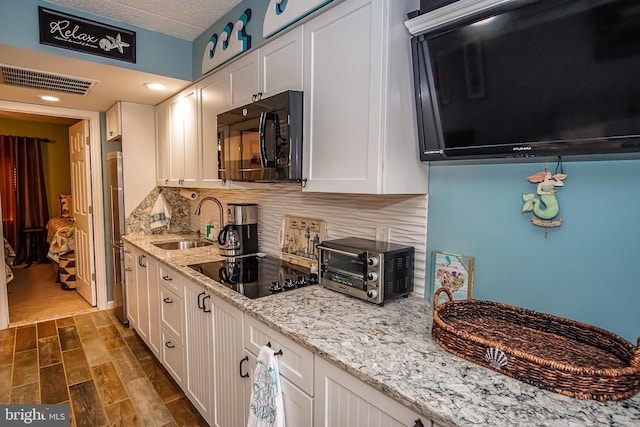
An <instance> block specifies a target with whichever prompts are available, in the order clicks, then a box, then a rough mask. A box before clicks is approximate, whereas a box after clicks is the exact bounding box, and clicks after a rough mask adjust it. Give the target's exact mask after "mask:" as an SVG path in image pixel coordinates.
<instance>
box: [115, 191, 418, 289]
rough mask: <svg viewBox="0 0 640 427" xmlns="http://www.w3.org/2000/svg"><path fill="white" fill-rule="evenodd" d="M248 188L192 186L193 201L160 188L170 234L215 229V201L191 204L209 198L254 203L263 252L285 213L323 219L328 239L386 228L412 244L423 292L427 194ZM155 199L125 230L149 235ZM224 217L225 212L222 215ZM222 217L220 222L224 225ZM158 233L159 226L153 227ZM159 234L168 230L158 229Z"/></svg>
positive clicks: (273, 247) (273, 244)
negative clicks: (199, 208)
mask: <svg viewBox="0 0 640 427" xmlns="http://www.w3.org/2000/svg"><path fill="white" fill-rule="evenodd" d="M260 187H261V188H258V189H250V190H210V189H193V190H192V191H194V192H196V193H197V194H198V198H197V199H196V200H189V199H186V198H184V197H182V196H180V194H179V191H180V189H177V188H163V192H164V194H165V197H166V198H167V202H168V203H169V204H170V205H171V207H172V210H173V218H172V221H171V226H170V229H169V231H168V232H171V233H179V232H188V231H193V230H200V231H201V232H202V234H203V235H204V233H205V230H206V226H207V224H209V223H213V224H215V227H216V230H219V225H220V219H219V208H218V206H217V205H216V204H215V203H213V202H206V203H204V204H203V205H202V211H201V215H199V216H197V215H195V208H196V206H197V204H198V202H199V201H200V200H201V199H202V197H206V196H213V197H215V198H217V199H218V200H219V201H220V202H221V203H222V205H223V206H224V207H225V208H226V205H227V204H228V203H257V204H258V240H259V246H260V251H261V252H266V253H269V254H277V253H278V252H279V244H278V235H279V232H280V229H281V224H282V220H283V218H284V216H285V215H295V216H301V217H306V218H316V219H322V220H324V221H326V223H327V239H338V238H342V237H362V238H365V239H375V238H376V227H379V226H382V227H389V230H390V241H391V242H392V243H399V244H405V245H411V246H413V247H414V248H415V250H416V255H415V290H414V293H415V294H416V295H418V296H421V297H422V296H423V295H424V288H425V264H426V242H427V204H428V203H427V199H428V198H427V195H426V194H423V195H384V196H379V195H365V194H336V193H307V192H303V191H302V190H301V188H300V186H298V185H293V184H263V185H260ZM157 197H158V188H156V189H154V190H153V191H152V192H151V193H150V194H149V195H148V196H147V197H146V199H145V200H144V201H143V202H142V203H141V205H140V206H138V208H137V209H136V210H134V212H133V213H132V215H131V216H130V217H129V218H127V232H129V233H150V232H151V230H150V228H149V219H148V217H149V213H150V212H151V208H152V207H153V204H154V203H155V200H156V198H157ZM225 215H226V214H225ZM226 220H227V218H226V217H225V219H224V221H223V223H226ZM153 232H154V233H158V232H159V231H158V230H154V231H153ZM161 232H167V231H166V230H161Z"/></svg>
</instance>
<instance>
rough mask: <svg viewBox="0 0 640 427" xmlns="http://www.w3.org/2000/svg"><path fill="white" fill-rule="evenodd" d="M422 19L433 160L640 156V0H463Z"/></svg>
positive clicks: (423, 111) (419, 70)
mask: <svg viewBox="0 0 640 427" xmlns="http://www.w3.org/2000/svg"><path fill="white" fill-rule="evenodd" d="M472 4H476V5H478V6H482V7H478V9H479V10H478V11H477V12H470V10H471V7H472V6H470V5H472ZM491 4H495V7H493V8H492V7H489V6H490V5H491ZM488 5H489V6H488ZM456 8H457V9H456ZM447 10H451V11H453V12H446V11H447ZM455 10H457V11H458V12H455ZM461 10H462V11H464V14H462V15H463V16H460V17H455V14H456V13H461V12H460V11H461ZM445 12H446V13H445ZM430 14H435V15H434V16H433V19H431V17H430V16H429V15H430ZM443 16H444V17H448V18H446V19H443V18H442V17H443ZM413 20H422V21H423V22H426V24H425V25H424V28H425V30H424V31H422V32H421V33H419V34H416V31H415V29H414V31H413V33H414V34H416V35H414V37H413V38H412V54H413V69H414V86H415V95H416V98H415V99H416V107H417V113H418V117H417V122H418V134H419V141H420V142H419V144H420V147H419V149H420V159H421V160H422V161H432V160H454V159H473V158H510V157H512V158H519V157H540V156H568V155H569V156H570V155H598V154H622V153H640V71H639V70H640V7H639V6H638V2H637V1H636V0H538V1H522V0H516V1H508V0H502V1H500V0H486V1H485V0H469V1H467V0H460V1H458V2H455V3H453V4H449V5H447V6H445V7H443V8H441V9H436V10H433V11H430V12H428V13H426V14H424V15H419V16H418V17H417V18H414V19H412V21H413ZM434 22H435V23H434ZM407 27H410V26H409V25H407ZM410 30H411V28H410Z"/></svg>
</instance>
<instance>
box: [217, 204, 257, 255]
mask: <svg viewBox="0 0 640 427" xmlns="http://www.w3.org/2000/svg"><path fill="white" fill-rule="evenodd" d="M227 217H228V222H227V224H226V225H225V226H224V227H223V228H222V230H220V233H219V234H218V244H219V245H220V246H219V248H220V255H222V256H228V257H233V256H240V255H248V254H255V253H257V252H258V205H257V204H255V203H229V204H228V205H227Z"/></svg>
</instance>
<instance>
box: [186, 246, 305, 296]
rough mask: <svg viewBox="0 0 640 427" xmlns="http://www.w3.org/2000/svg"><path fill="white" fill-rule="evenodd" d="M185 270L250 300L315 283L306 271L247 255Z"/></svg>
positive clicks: (275, 260)
mask: <svg viewBox="0 0 640 427" xmlns="http://www.w3.org/2000/svg"><path fill="white" fill-rule="evenodd" d="M188 267H190V268H193V269H194V270H195V271H197V272H198V273H201V274H204V275H205V276H207V277H209V278H211V279H213V280H215V281H216V282H218V283H221V284H223V285H225V286H227V287H228V288H229V289H231V290H234V291H236V292H239V293H241V294H243V295H245V296H246V297H247V298H251V299H254V298H260V297H265V296H269V295H273V294H279V293H282V292H286V291H289V290H293V289H297V288H301V287H304V286H309V285H313V284H316V283H317V278H316V277H313V278H312V277H311V274H310V270H309V269H308V268H306V267H303V266H300V265H294V264H290V263H288V262H285V261H282V260H280V259H278V258H275V257H269V256H257V255H248V256H242V257H234V258H226V259H223V260H220V261H212V262H203V263H200V264H192V265H189V266H188Z"/></svg>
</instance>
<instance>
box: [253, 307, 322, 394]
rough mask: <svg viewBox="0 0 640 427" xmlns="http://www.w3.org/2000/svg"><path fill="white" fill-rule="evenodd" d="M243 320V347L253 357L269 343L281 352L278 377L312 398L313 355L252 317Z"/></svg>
mask: <svg viewBox="0 0 640 427" xmlns="http://www.w3.org/2000/svg"><path fill="white" fill-rule="evenodd" d="M244 319H245V322H244V328H245V330H244V347H245V348H246V349H247V350H248V351H249V352H251V353H253V354H254V355H258V354H259V353H260V349H261V348H262V346H263V345H266V344H267V343H269V342H270V343H271V347H272V348H273V349H274V350H276V351H278V350H282V355H281V356H278V357H279V359H278V362H279V366H280V375H282V376H284V377H285V378H287V379H288V380H289V381H291V382H292V383H293V384H295V385H296V386H298V387H300V388H301V389H302V390H303V391H304V392H305V393H307V394H308V395H309V396H313V353H312V352H311V351H310V350H308V349H306V348H304V347H302V346H301V345H300V344H297V343H295V342H293V341H292V340H291V339H289V338H287V337H285V336H284V335H282V334H281V333H279V332H276V331H274V330H273V329H271V328H270V327H268V326H267V325H265V324H264V323H262V322H260V321H259V320H256V319H254V318H253V317H250V316H246V315H245V317H244Z"/></svg>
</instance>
